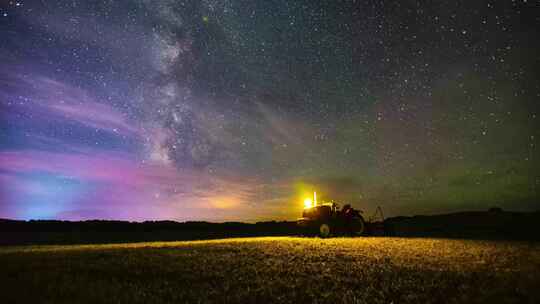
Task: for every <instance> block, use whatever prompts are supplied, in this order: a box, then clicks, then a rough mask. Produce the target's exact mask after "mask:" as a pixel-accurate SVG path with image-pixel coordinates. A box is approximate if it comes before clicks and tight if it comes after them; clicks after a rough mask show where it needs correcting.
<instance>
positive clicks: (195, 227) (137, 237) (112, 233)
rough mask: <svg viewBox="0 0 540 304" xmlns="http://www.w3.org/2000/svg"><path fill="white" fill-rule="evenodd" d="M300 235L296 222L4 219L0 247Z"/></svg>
mask: <svg viewBox="0 0 540 304" xmlns="http://www.w3.org/2000/svg"><path fill="white" fill-rule="evenodd" d="M294 234H297V229H296V223H295V222H287V221H282V222H276V221H268V222H258V223H255V224H250V223H241V222H225V223H210V222H182V223H180V222H175V221H146V222H141V223H139V222H127V221H107V220H88V221H77V222H73V221H56V220H30V221H16V220H8V219H0V245H14V244H72V243H104V242H114V243H116V242H144V241H174V240H196V239H214V238H225V237H247V236H277V235H294Z"/></svg>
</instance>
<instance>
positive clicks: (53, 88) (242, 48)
mask: <svg viewBox="0 0 540 304" xmlns="http://www.w3.org/2000/svg"><path fill="white" fill-rule="evenodd" d="M538 6H539V4H538V2H536V1H531V0H529V1H524V0H520V1H518V0H516V1H477V0H474V1H385V0H383V1H381V0H377V1H353V0H349V1H312V0H308V1H303V0H298V1H287V0H264V1H263V0H256V1H254V0H249V1H248V0H238V1H233V0H222V1H219V0H201V1H195V0H193V1H190V0H185V1H175V0H133V1H127V0H126V1H79V0H71V1H62V0H58V1H23V0H21V1H8V0H3V1H1V2H0V34H1V35H0V59H1V60H0V218H13V219H64V220H84V219H120V220H132V221H143V220H164V219H168V220H178V221H187V220H207V221H258V220H291V219H295V218H297V217H299V216H300V212H301V210H302V207H303V203H302V202H303V198H304V197H305V196H306V195H310V193H311V192H312V191H313V190H316V191H317V193H318V197H319V199H320V200H326V201H329V200H335V201H337V202H340V203H344V202H348V203H352V205H353V206H354V207H357V208H360V209H362V210H364V211H365V212H366V213H367V214H370V213H371V212H372V211H374V209H375V208H376V206H379V205H380V206H382V207H383V211H385V213H386V215H412V214H434V213H443V212H452V211H461V210H486V209H488V208H490V207H493V206H498V207H501V208H503V209H508V210H518V211H530V210H538V209H540V201H539V192H538V191H539V187H540V170H539V169H540V161H539V156H540V155H539V153H538V152H539V151H538V141H539V139H540V131H539V130H540V128H539V126H540V124H539V121H540V117H539V115H540V112H539V110H540V81H539V79H540V39H538V37H540V33H539V32H540V14H538V11H539V7H538Z"/></svg>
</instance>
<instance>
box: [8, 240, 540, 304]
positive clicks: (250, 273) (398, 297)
mask: <svg viewBox="0 0 540 304" xmlns="http://www.w3.org/2000/svg"><path fill="white" fill-rule="evenodd" d="M0 265H2V271H1V272H0V273H1V274H0V284H1V285H0V286H2V287H3V289H4V291H3V292H2V298H3V299H6V300H7V302H5V303H9V302H30V301H37V302H50V303H59V302H69V303H74V302H88V303H96V302H120V303H133V302H136V303H162V302H186V301H187V302H259V303H265V302H268V301H272V302H285V303H304V302H328V303H333V302H340V303H341V302H344V303H389V302H392V301H393V302H394V303H426V302H431V303H441V302H444V303H464V302H467V303H470V302H482V303H485V302H509V303H511V302H516V303H518V302H519V303H525V302H531V303H533V302H536V303H539V302H540V292H539V291H538V289H537V284H538V282H540V245H539V244H535V243H532V244H531V243H518V242H484V241H466V240H444V239H404V238H354V239H351V238H335V239H325V240H321V239H317V238H293V237H279V238H276V237H268V238H238V239H225V240H211V241H189V242H153V243H134V244H106V245H77V246H29V247H9V248H1V249H0Z"/></svg>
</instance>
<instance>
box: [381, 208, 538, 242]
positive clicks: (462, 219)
mask: <svg viewBox="0 0 540 304" xmlns="http://www.w3.org/2000/svg"><path fill="white" fill-rule="evenodd" d="M385 224H386V225H388V226H391V227H392V230H393V232H394V235H395V236H404V237H446V238H471V239H505V240H540V211H537V212H507V211H503V210H501V209H500V208H492V209H490V210H489V211H472V212H458V213H450V214H441V215H429V216H427V215H416V216H412V217H406V216H398V217H394V218H389V219H387V220H386V221H385Z"/></svg>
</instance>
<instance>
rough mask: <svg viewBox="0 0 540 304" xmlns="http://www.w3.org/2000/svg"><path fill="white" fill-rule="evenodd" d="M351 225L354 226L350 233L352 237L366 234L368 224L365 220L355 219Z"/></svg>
mask: <svg viewBox="0 0 540 304" xmlns="http://www.w3.org/2000/svg"><path fill="white" fill-rule="evenodd" d="M351 224H352V225H351V227H350V231H349V232H350V233H351V235H353V236H361V235H363V234H364V233H365V232H366V223H365V222H364V219H363V218H361V217H359V218H355V219H354V220H353V222H352V223H351Z"/></svg>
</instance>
